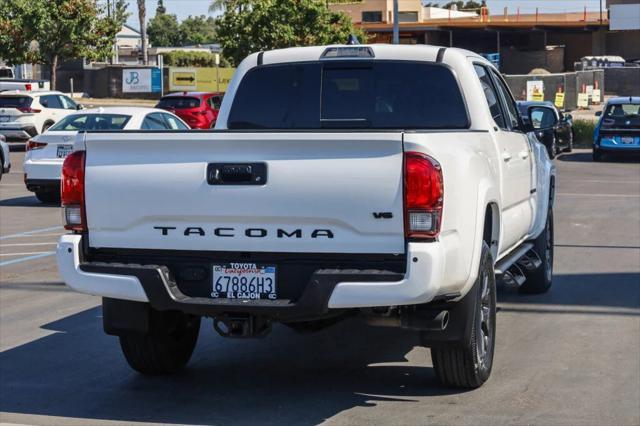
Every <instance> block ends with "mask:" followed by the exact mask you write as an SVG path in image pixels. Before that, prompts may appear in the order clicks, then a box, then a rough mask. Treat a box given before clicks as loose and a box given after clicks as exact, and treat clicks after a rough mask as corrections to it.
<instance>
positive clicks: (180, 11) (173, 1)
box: [128, 0, 606, 28]
mask: <svg viewBox="0 0 640 426" xmlns="http://www.w3.org/2000/svg"><path fill="white" fill-rule="evenodd" d="M435 1H438V0H435ZM128 2H129V8H128V10H129V12H131V16H130V17H129V20H128V23H129V25H131V26H133V27H135V28H138V26H139V25H138V15H137V6H136V0H128ZM447 2H448V0H442V4H444V3H447ZM210 3H211V1H210V0H164V6H165V7H166V9H167V13H173V14H176V15H178V19H179V20H182V19H184V18H186V17H187V16H189V15H208V14H209V12H208V8H209V4H210ZM605 4H606V1H605V0H602V7H603V8H604V7H605ZM146 5H147V19H148V18H150V17H153V15H155V10H156V6H157V5H158V2H157V0H146ZM487 5H488V6H489V9H490V10H491V11H492V13H496V12H499V13H502V11H503V10H504V7H505V6H506V7H508V8H509V13H512V11H513V13H515V11H516V9H517V8H518V7H520V13H530V12H535V9H536V7H538V8H539V11H540V13H544V12H547V13H562V12H581V11H582V10H584V7H585V6H586V7H587V10H591V11H597V10H599V8H600V0H487Z"/></svg>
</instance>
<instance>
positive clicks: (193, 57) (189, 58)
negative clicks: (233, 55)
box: [164, 50, 229, 67]
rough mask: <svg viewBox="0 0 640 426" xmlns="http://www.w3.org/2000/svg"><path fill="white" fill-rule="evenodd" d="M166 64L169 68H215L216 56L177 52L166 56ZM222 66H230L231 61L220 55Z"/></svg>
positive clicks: (207, 53) (203, 53)
mask: <svg viewBox="0 0 640 426" xmlns="http://www.w3.org/2000/svg"><path fill="white" fill-rule="evenodd" d="M164 64H165V65H167V66H169V67H215V66H216V55H215V54H213V53H210V52H189V51H185V50H175V51H173V52H168V53H165V54H164ZM220 66H221V67H228V66H229V61H227V60H226V59H225V58H224V57H223V56H222V55H220Z"/></svg>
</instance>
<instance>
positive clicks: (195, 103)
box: [156, 96, 200, 109]
mask: <svg viewBox="0 0 640 426" xmlns="http://www.w3.org/2000/svg"><path fill="white" fill-rule="evenodd" d="M199 106H200V99H199V98H194V97H191V96H167V97H166V98H162V99H160V102H158V105H157V106H156V108H163V109H166V108H170V109H189V108H198V107H199Z"/></svg>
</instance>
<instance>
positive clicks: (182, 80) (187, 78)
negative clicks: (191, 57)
mask: <svg viewBox="0 0 640 426" xmlns="http://www.w3.org/2000/svg"><path fill="white" fill-rule="evenodd" d="M196 73H197V71H196V69H195V68H169V90H196Z"/></svg>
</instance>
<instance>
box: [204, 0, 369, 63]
mask: <svg viewBox="0 0 640 426" xmlns="http://www.w3.org/2000/svg"><path fill="white" fill-rule="evenodd" d="M216 32H217V35H218V37H217V38H218V41H219V42H220V43H221V44H222V47H223V52H224V55H225V56H226V57H227V58H229V60H230V61H232V62H233V63H234V64H236V65H237V64H238V63H239V62H240V61H241V60H242V59H243V58H244V57H246V56H247V55H248V54H250V53H252V52H257V51H261V50H269V49H276V48H284V47H292V46H309V45H322V44H331V43H344V42H346V40H347V38H348V36H349V34H355V35H357V36H358V38H359V39H360V40H361V41H366V35H365V34H364V32H363V31H362V30H360V29H357V28H355V27H354V26H353V24H352V22H351V20H350V19H349V17H348V16H347V15H345V14H344V13H342V12H332V11H330V10H329V9H328V8H327V6H326V4H325V2H324V1H323V0H228V1H226V2H225V12H224V14H223V15H222V17H221V18H220V19H219V20H218V22H217V28H216Z"/></svg>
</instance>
